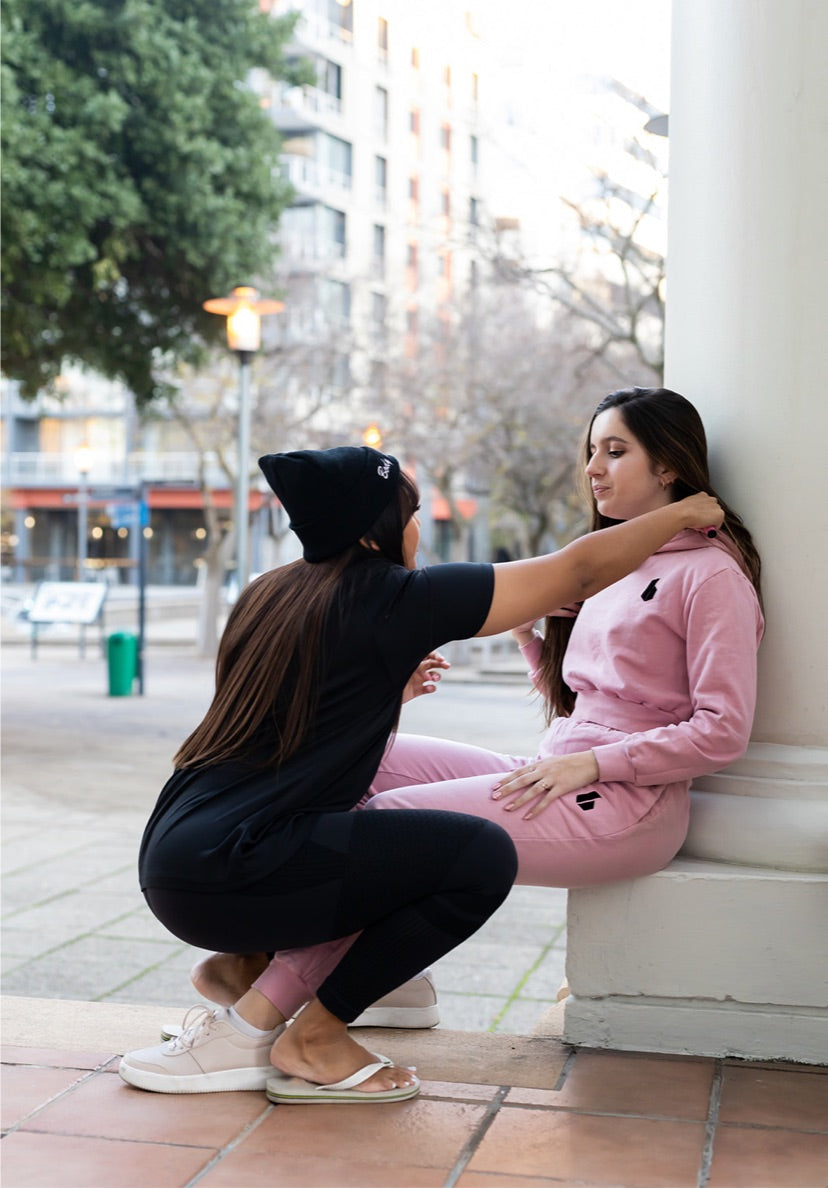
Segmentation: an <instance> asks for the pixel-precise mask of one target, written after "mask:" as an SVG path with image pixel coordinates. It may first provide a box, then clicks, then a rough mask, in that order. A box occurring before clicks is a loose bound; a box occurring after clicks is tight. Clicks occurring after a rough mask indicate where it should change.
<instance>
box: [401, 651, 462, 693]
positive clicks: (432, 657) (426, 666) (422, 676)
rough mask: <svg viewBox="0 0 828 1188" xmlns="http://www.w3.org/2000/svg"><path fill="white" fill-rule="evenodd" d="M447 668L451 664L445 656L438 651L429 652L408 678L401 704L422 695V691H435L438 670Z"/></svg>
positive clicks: (439, 674)
mask: <svg viewBox="0 0 828 1188" xmlns="http://www.w3.org/2000/svg"><path fill="white" fill-rule="evenodd" d="M447 668H451V665H450V664H449V662H448V660H446V658H445V656H443V655H441V653H440V652H429V654H428V655H427V656H426V658H425V660H421V661H420V663H419V664H418V665H417V667H416V668H415V669H414V671H413V673H412V674H411V676H410V677H409V678H408V684H407V685H406V686H405V689H404V690H403V696H402V703H403V705H405V703H406V702H407V701H413V700H414V698H415V697H422V696H423V694H424V693H436V692H437V684H438V682H439V681H440V679H441V676H442V673H441V672H440V670H441V669H447Z"/></svg>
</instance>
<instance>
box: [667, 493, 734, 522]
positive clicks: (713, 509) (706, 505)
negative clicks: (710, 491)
mask: <svg viewBox="0 0 828 1188" xmlns="http://www.w3.org/2000/svg"><path fill="white" fill-rule="evenodd" d="M672 506H673V507H676V508H679V509H680V510H681V511H683V512H684V513H685V515H686V518H687V520H686V523H685V525H684V526H685V528H721V526H722V524H723V523H724V511H723V509H722V507H721V506H720V504H719V501H718V500H717V499H715V498H714V497H713V496H712V495H706V494H705V492H704V491H697V492H696V494H695V495H688V496H686V498H684V499H679V500H678V502H677V503H674V504H672Z"/></svg>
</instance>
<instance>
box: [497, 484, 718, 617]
mask: <svg viewBox="0 0 828 1188" xmlns="http://www.w3.org/2000/svg"><path fill="white" fill-rule="evenodd" d="M721 518H722V512H721V508H719V506H718V504H717V503H716V501H715V500H714V499H712V498H711V497H710V496H706V495H694V496H691V497H690V498H688V499H682V500H680V501H679V502H678V503H671V504H668V505H667V506H666V507H661V508H659V509H658V510H657V511H653V512H647V514H646V515H643V516H637V517H636V518H635V519H633V520H628V521H627V522H626V523H624V524H617V525H615V526H614V527H612V528H605V529H603V531H601V532H592V533H590V534H589V535H588V536H582V537H581V538H580V539H579V540H575V541H573V542H572V543H571V544H569V545H566V546H565V548H563V549H561V550H560V551H559V552H557V553H553V554H550V555H549V556H546V557H534V558H532V559H531V560H527V561H509V562H506V563H505V564H501V565H495V567H494V574H495V589H494V597H493V599H492V605H491V608H490V611H489V614H488V616H487V618H486V621H485V623H484V624H483V627H482V629H481V630H480V631H479V632H478V634H479V635H496V634H499V633H500V632H502V631H506V630H509V629H510V628H512V627H515V626H517V625H518V624H521V623H527V622H529V621H530V620H533V619H538V618H540V617H541V616H543V615H546V614H548V613H549V610H550V608H551V607H559V606H567V605H569V604H570V603H574V602H581V601H583V600H584V599H585V598H589V597H590V596H591V595H593V594H597V593H598V591H599V590H603V589H604V587H605V586H609V585H611V584H612V583H613V582H616V581H618V579H619V578H622V577H624V576H625V575H626V574H628V573H632V571H633V570H634V569H637V568H638V566H639V565H640V564H641V563H642V561H644V560H645V559H646V558H647V557H649V556H650V554H651V553H654V552H656V550H657V549H659V548H661V546H662V545H664V544H666V543H667V541H668V540H670V539H671V538H672V537H673V536H675V535H676V533H677V532H680V531H681V529H682V528H687V527H694V526H701V524H702V523H703V522H709V523H721Z"/></svg>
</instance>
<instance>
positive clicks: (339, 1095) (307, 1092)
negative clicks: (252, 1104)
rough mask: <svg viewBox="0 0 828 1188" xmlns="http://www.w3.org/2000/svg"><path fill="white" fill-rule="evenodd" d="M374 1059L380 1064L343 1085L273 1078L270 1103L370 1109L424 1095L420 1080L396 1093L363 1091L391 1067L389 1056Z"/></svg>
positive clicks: (339, 1083)
mask: <svg viewBox="0 0 828 1188" xmlns="http://www.w3.org/2000/svg"><path fill="white" fill-rule="evenodd" d="M373 1055H374V1056H375V1057H376V1063H373V1064H366V1065H365V1066H364V1067H363V1068H359V1069H357V1071H356V1072H355V1073H352V1074H351V1076H350V1077H345V1079H344V1080H343V1081H334V1082H333V1083H332V1084H330V1085H316V1084H314V1082H313V1081H304V1080H302V1078H301V1077H289V1078H287V1079H285V1080H279V1079H277V1078H276V1077H272V1078H270V1080H268V1082H267V1088H266V1093H267V1097H268V1101H272V1102H274V1103H275V1104H276V1105H311V1104H318V1103H320V1102H354V1101H358V1102H360V1103H361V1104H363V1105H367V1104H369V1103H370V1102H372V1101H373V1102H389V1101H407V1100H408V1099H409V1098H411V1097H416V1096H417V1094H418V1093H419V1092H420V1082H419V1080H418V1079H417V1077H415V1078H414V1084H413V1085H400V1086H398V1087H397V1088H395V1089H379V1090H377V1091H376V1092H374V1093H370V1092H364V1091H363V1090H361V1089H359V1088H358V1086H359V1085H363V1084H364V1083H365V1082H366V1081H367V1080H368V1079H369V1077H372V1076H373V1075H374V1073H378V1072H380V1071H381V1070H382V1069H383V1068H387V1067H388V1066H389V1065H390V1064H391V1061H390V1060H389V1059H388V1057H387V1056H380V1055H379V1054H378V1053H377V1052H374V1053H373Z"/></svg>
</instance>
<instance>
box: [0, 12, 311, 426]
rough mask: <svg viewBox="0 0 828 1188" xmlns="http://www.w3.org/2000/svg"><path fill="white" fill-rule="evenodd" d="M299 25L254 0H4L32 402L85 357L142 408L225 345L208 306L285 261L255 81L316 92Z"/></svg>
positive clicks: (281, 198) (10, 324) (277, 194)
mask: <svg viewBox="0 0 828 1188" xmlns="http://www.w3.org/2000/svg"><path fill="white" fill-rule="evenodd" d="M293 20H294V18H293V17H282V18H278V19H273V18H272V17H269V16H267V15H265V14H264V13H262V12H260V11H259V8H258V5H256V4H255V2H254V0H221V3H216V2H215V0H5V2H4V5H3V10H2V24H3V33H4V37H3V47H2V91H3V112H4V118H3V127H2V148H3V173H4V185H3V195H2V217H3V245H2V265H3V318H4V326H3V355H2V365H3V370H4V372H5V374H6V375H7V376H9V377H12V378H14V379H18V380H20V381H21V384H22V390H23V393H24V395H26V396H29V397H31V396H33V395H34V394H35V393H36V392H37V390H38V389H40V388H41V387H43V386H45V385H48V384H49V382H50V381H51V380H52V379H53V378H54V377H55V376H56V375H57V374H58V372H59V371H60V369H61V365H62V363H63V361H64V359H72V360H75V361H78V362H80V363H82V364H84V365H86V366H88V367H90V368H93V369H95V370H97V371H99V372H101V373H102V374H104V375H106V376H109V377H112V378H119V379H121V380H123V381H124V382H125V383H126V384H127V385H128V386H129V387H130V388H131V389H132V391H133V392H134V393H135V395H136V397H137V399H138V401H139V403H141V404H145V403H147V402H149V401H152V400H154V399H156V398H158V397H159V396H161V395H162V394H163V393H164V391H165V388H164V384H163V382H162V380H161V379H160V378H159V374H160V372H161V370H162V366H164V365H166V366H169V364H170V363H171V362H173V361H175V360H179V359H185V360H186V359H189V360H193V359H194V358H197V357H198V354H199V351H200V349H201V348H203V346H204V344H205V343H208V342H210V341H211V340H213V341H214V340H215V338H216V336H217V335H220V334H221V333H222V323H221V321H220V319H218V318H215V317H211V316H210V315H209V314H206V313H204V311H203V310H202V308H201V302H202V301H203V300H204V299H205V298H206V297H210V296H215V295H221V294H223V293H225V292H226V291H227V290H228V289H229V288H231V287H232V286H233V285H235V284H239V283H245V282H249V280H250V279H252V278H253V277H255V276H256V275H258V274H260V273H261V272H262V271H264V270H265V269H266V268H267V267H268V266H269V265H270V263H271V261H272V257H273V252H274V236H273V234H272V232H273V227H274V224H275V223H276V222H277V220H278V218H279V215H280V213H281V210H282V209H283V207H284V205H285V203H286V201H287V199H288V197H289V188H288V187H287V185H286V184H285V183H284V182H283V181H282V180H281V177H280V175H279V171H278V154H279V137H278V134H277V132H276V130H275V128H274V125H273V123H272V121H271V120H270V118H269V116H268V115H267V113H266V112H265V111H264V110H262V107H261V105H260V103H259V99H258V97H257V96H256V95H255V94H254V93H253V91H252V90H251V89H250V88H249V87H248V85H247V83H246V80H247V79H248V78H249V76H250V72H251V70H253V69H256V68H258V69H261V70H264V71H266V72H267V74H268V75H269V76H271V77H272V78H284V79H286V80H287V81H289V82H291V83H296V82H301V81H307V79H306V77H305V69H306V68H305V67H304V66H303V64H301V63H296V62H291V61H289V60H288V59H287V58H286V43H287V41H288V38H289V36H290V31H291V29H292V27H293Z"/></svg>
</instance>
